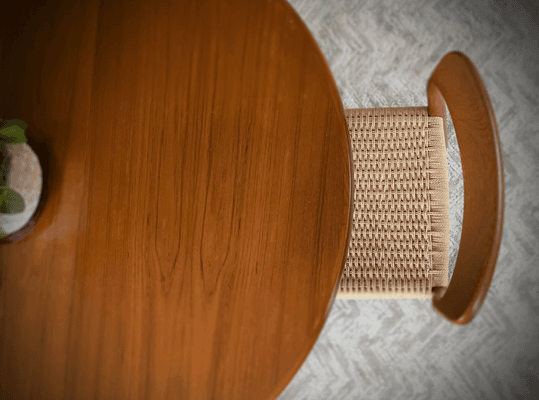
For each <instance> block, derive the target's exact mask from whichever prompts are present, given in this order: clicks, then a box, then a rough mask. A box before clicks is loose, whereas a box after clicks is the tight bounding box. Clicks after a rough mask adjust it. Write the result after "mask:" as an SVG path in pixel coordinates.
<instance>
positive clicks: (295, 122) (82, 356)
mask: <svg viewBox="0 0 539 400" xmlns="http://www.w3.org/2000/svg"><path fill="white" fill-rule="evenodd" d="M15 3H24V2H15ZM60 3H61V2H60V1H56V0H54V1H51V2H48V4H47V5H46V6H42V5H40V6H34V7H30V8H25V7H24V6H22V5H18V4H15V5H13V7H14V8H13V10H10V11H9V18H7V17H6V20H9V21H7V22H6V23H5V24H4V23H3V25H2V28H1V31H0V52H1V53H0V54H1V60H2V64H1V65H0V66H1V70H0V88H1V92H2V94H1V95H0V114H1V115H0V117H2V118H6V119H15V118H17V119H22V120H24V121H26V122H27V123H28V129H27V132H26V133H27V135H28V136H30V137H32V138H33V139H35V140H37V141H38V142H42V143H44V144H45V145H46V146H47V149H48V158H49V161H48V164H47V165H45V169H46V176H45V179H46V182H47V185H48V197H47V202H46V203H45V204H46V206H45V208H44V211H43V214H42V216H41V218H40V219H39V221H38V222H37V224H36V226H35V228H34V230H33V231H32V232H31V233H30V234H29V235H28V236H26V237H25V238H24V239H22V240H20V241H19V242H16V243H12V244H7V245H2V246H0V260H1V264H0V268H1V270H0V271H1V289H0V334H1V347H0V357H1V358H0V359H1V372H0V377H1V384H2V390H3V391H5V392H6V393H7V394H8V395H12V396H13V398H16V399H26V398H44V399H45V398H46V399H79V398H80V399H83V398H84V399H86V398H88V399H90V398H92V399H94V398H99V399H105V398H110V399H124V398H125V399H142V398H144V399H148V398H151V399H235V400H238V399H249V400H253V399H273V398H275V397H276V396H277V395H278V394H279V393H280V392H281V391H282V390H283V389H284V388H285V387H286V385H287V384H288V382H289V381H290V380H291V379H292V377H293V376H294V374H295V373H296V372H297V370H298V369H299V367H300V366H301V364H302V363H303V361H304V360H305V358H306V357H307V355H308V353H309V352H310V350H311V348H312V347H313V345H314V343H315V341H316V339H317V337H318V335H319V333H320V331H321V329H322V326H323V325H324V322H325V320H326V317H327V315H328V312H329V310H330V308H331V305H332V302H333V299H334V297H335V293H336V288H337V283H338V280H339V277H340V274H341V272H342V268H343V265H344V260H345V257H346V248H347V244H348V238H349V230H350V226H349V225H350V222H349V216H350V209H351V201H352V196H351V183H350V175H351V172H350V171H351V163H350V157H349V154H350V152H349V148H350V144H349V138H348V130H347V126H346V121H345V117H344V113H343V107H342V104H341V100H340V98H339V94H338V91H337V88H336V85H335V83H334V81H333V78H332V76H331V73H330V70H329V68H328V66H327V64H326V62H325V60H324V58H323V56H322V53H321V52H320V50H319V49H318V47H317V45H316V43H315V41H314V40H313V38H312V36H311V35H310V33H309V32H308V30H307V28H306V26H305V25H304V23H303V22H302V21H301V20H300V18H299V17H298V16H297V14H296V13H295V12H294V11H293V9H292V8H291V7H290V6H289V5H288V4H286V3H285V2H284V1H282V0H265V1H257V2H254V1H250V0H244V1H224V0H222V1H221V0H207V1H206V0H204V1H201V0H197V1H196V2H195V1H179V0H170V1H143V0H129V1H114V2H112V1H110V2H109V1H106V2H99V1H97V0H88V1H85V2H73V1H70V0H66V1H64V2H63V3H62V4H60ZM25 5H26V3H25ZM6 15H8V14H6Z"/></svg>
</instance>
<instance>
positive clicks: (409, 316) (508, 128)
mask: <svg viewBox="0 0 539 400" xmlns="http://www.w3.org/2000/svg"><path fill="white" fill-rule="evenodd" d="M528 3H529V4H528ZM291 4H292V6H293V7H294V8H295V9H296V11H297V12H298V14H299V15H300V17H301V18H302V19H303V20H304V21H305V23H306V24H307V26H308V28H309V29H310V30H311V32H312V34H313V36H314V37H315V39H316V41H317V42H318V44H319V46H320V48H321V50H322V52H323V53H324V55H325V57H326V59H327V61H328V63H329V66H330V68H331V70H332V72H333V76H334V77H335V81H336V83H337V86H338V88H339V91H340V94H341V98H342V101H343V105H344V107H345V108H354V107H361V108H363V107H391V106H393V107H401V106H426V105H427V99H426V94H425V89H426V84H427V80H428V78H429V76H430V74H431V73H432V72H433V70H434V68H435V67H436V65H437V63H438V61H439V60H440V59H441V58H442V56H443V55H444V54H445V53H447V52H449V51H452V50H460V51H462V52H464V53H465V54H466V55H468V56H469V57H470V59H471V60H472V61H473V62H474V63H475V65H476V66H477V69H478V70H479V73H480V74H481V76H482V77H483V80H484V83H485V86H486V88H487V90H488V92H489V94H490V97H491V101H492V106H493V109H494V113H495V114H496V118H497V121H498V128H499V132H500V138H501V145H502V153H503V158H504V172H505V184H506V192H505V202H506V204H505V223H504V230H503V239H502V245H501V250H500V255H499V259H498V264H497V267H496V272H495V274H494V278H493V280H492V284H491V287H490V291H489V293H488V295H487V298H486V300H485V303H484V304H483V307H482V308H481V310H480V312H479V314H478V315H477V317H476V318H475V319H474V320H473V321H472V322H471V323H470V324H468V325H465V326H456V325H452V324H451V323H449V322H447V321H446V320H444V319H442V317H440V316H439V315H438V314H437V313H436V312H435V311H434V310H433V309H432V305H431V302H430V300H423V299H409V300H337V301H335V303H334V306H333V309H332V311H331V313H330V315H329V318H328V320H327V321H326V324H325V326H324V329H323V330H322V333H321V334H320V336H319V338H318V340H317V342H316V344H315V346H314V347H313V350H312V352H311V353H310V354H309V356H308V357H307V359H306V361H305V362H304V364H303V365H302V366H301V368H300V370H299V371H298V373H297V374H296V375H295V377H294V378H293V379H292V381H291V382H290V384H289V385H288V386H287V387H286V389H285V390H284V391H283V392H282V393H281V395H280V396H279V397H278V398H279V399H280V400H285V399H294V400H300V399H324V400H326V399H338V400H343V399H539V200H538V199H539V128H538V126H539V125H538V122H539V121H538V114H539V106H538V102H539V74H538V72H537V71H538V65H539V44H538V39H539V27H538V25H537V23H536V22H535V21H534V20H533V18H537V8H536V7H535V6H533V3H532V2H526V3H523V4H524V6H525V7H526V9H524V8H523V7H522V6H521V5H520V4H518V3H515V2H511V1H504V0H500V1H497V2H496V1H475V0H472V1H461V0H459V1H451V0H449V1H448V0H443V1H439V0H437V1H398V2H397V1H388V0H383V1H379V0H371V1H357V0H334V1H322V0H292V1H291ZM449 127H450V131H449V144H448V162H449V179H450V212H451V219H450V222H451V242H450V275H451V273H452V271H453V268H454V263H455V260H456V256H457V252H458V246H459V241H460V232H461V225H462V207H463V190H464V189H463V182H462V169H461V165H460V156H459V151H458V144H457V141H456V137H455V133H454V130H453V129H452V124H451V123H450V124H449Z"/></svg>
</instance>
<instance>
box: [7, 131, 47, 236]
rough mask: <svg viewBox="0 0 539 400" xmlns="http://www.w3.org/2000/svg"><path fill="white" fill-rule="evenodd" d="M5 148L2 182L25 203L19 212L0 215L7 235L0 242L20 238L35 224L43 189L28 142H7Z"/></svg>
mask: <svg viewBox="0 0 539 400" xmlns="http://www.w3.org/2000/svg"><path fill="white" fill-rule="evenodd" d="M6 149H7V152H8V154H9V156H10V159H11V160H10V164H9V167H8V174H7V180H6V185H7V186H8V187H9V188H11V189H13V190H15V191H16V192H17V193H19V194H20V195H21V196H22V198H23V199H24V204H25V209H24V211H23V212H21V213H17V214H0V227H1V228H2V229H3V230H4V232H6V233H8V234H10V235H9V236H8V237H6V238H4V239H1V240H0V241H1V242H4V243H5V242H8V243H9V242H14V241H17V240H20V239H22V237H24V236H25V235H26V234H27V233H28V232H29V231H30V230H31V228H32V227H33V225H34V223H35V214H36V210H37V208H38V205H39V202H40V198H41V193H42V189H43V170H42V168H41V163H40V160H39V157H38V156H37V154H36V153H35V152H34V150H33V148H32V147H31V143H30V141H29V143H20V144H8V145H6ZM33 217H34V218H33ZM32 218H33V219H34V221H32Z"/></svg>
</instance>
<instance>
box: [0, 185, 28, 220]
mask: <svg viewBox="0 0 539 400" xmlns="http://www.w3.org/2000/svg"><path fill="white" fill-rule="evenodd" d="M23 211H24V199H23V198H22V196H21V195H20V194H19V193H17V192H16V191H14V190H13V189H10V188H8V187H7V186H0V214H17V213H20V212H23Z"/></svg>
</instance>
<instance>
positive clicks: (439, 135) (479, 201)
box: [335, 52, 504, 324]
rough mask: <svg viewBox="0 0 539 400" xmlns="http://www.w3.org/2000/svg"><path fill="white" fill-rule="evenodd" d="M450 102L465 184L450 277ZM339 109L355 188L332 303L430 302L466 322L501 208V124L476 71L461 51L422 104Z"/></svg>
mask: <svg viewBox="0 0 539 400" xmlns="http://www.w3.org/2000/svg"><path fill="white" fill-rule="evenodd" d="M446 106H447V108H448V109H449V112H450V113H451V118H452V120H453V125H454V127H455V133H456V136H457V140H458V144H459V150H460V157H461V162H462V175H463V181H464V215H463V219H462V233H461V239H460V244H459V251H458V255H457V260H456V263H455V269H454V271H453V274H452V276H451V280H450V281H449V277H448V262H449V183H448V175H447V159H446V147H445V146H446V144H447V122H446ZM344 111H345V117H346V120H347V122H348V129H349V133H350V145H351V147H350V153H349V155H350V158H351V171H352V176H351V186H352V187H353V191H354V192H353V203H352V204H350V205H351V210H350V240H349V245H348V250H347V255H346V260H343V261H345V262H344V266H343V272H342V275H341V279H340V280H339V281H338V282H337V284H336V286H335V294H336V296H335V298H337V299H364V298H373V299H376V298H378V299H380V298H381V299H392V298H393V299H395V298H432V305H433V308H434V310H436V312H438V313H439V314H440V315H442V316H443V317H444V318H446V319H447V320H449V321H451V322H452V323H455V324H466V323H468V322H470V321H471V320H472V319H473V318H474V316H475V315H476V314H477V312H478V310H479V308H480V307H481V304H482V303H483V301H484V299H485V297H486V295H487V292H488V289H489V286H490V282H491V279H492V275H493V274H494V268H495V265H496V260H497V258H498V252H499V249H500V242H501V236H502V227H503V208H504V179H503V163H502V155H501V150H500V143H499V141H500V139H499V136H498V127H497V125H496V119H495V116H494V112H493V110H492V105H491V103H490V98H489V96H488V93H487V90H486V88H485V85H484V84H483V81H482V80H481V77H480V76H479V73H478V71H477V69H476V68H475V66H474V65H473V63H472V62H471V60H470V59H469V58H468V57H467V56H466V55H464V54H463V53H460V52H451V53H448V54H446V55H445V56H444V57H443V58H442V60H440V62H439V63H438V65H437V67H436V68H435V70H434V72H433V74H432V75H431V77H430V79H429V80H428V82H427V107H398V108H369V109H364V108H357V109H348V110H344Z"/></svg>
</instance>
